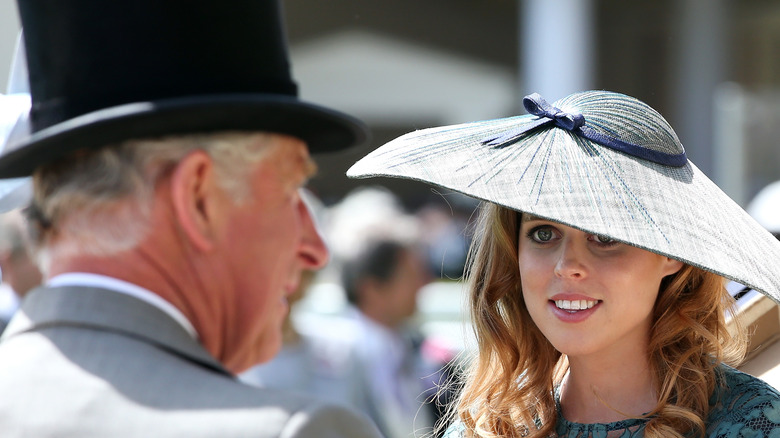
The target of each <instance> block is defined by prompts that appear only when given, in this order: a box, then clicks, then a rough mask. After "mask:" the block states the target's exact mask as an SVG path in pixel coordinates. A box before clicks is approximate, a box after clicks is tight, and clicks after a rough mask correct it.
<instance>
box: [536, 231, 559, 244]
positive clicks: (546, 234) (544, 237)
mask: <svg viewBox="0 0 780 438" xmlns="http://www.w3.org/2000/svg"><path fill="white" fill-rule="evenodd" d="M553 237H554V234H553V232H552V230H550V229H549V228H537V229H535V230H532V231H531V239H533V240H535V241H537V242H540V243H543V242H549V241H551V240H552V239H553Z"/></svg>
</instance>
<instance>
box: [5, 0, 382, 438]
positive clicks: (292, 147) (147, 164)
mask: <svg viewBox="0 0 780 438" xmlns="http://www.w3.org/2000/svg"><path fill="white" fill-rule="evenodd" d="M18 6H19V11H20V16H21V22H22V26H23V28H24V32H25V43H26V47H27V60H28V68H29V72H30V91H31V96H32V110H31V113H30V120H31V123H32V134H31V135H30V136H29V137H28V138H26V139H25V140H23V141H22V142H21V143H19V144H17V145H16V147H15V148H14V149H13V150H9V151H6V152H5V153H4V154H3V155H2V156H0V177H3V178H9V177H22V176H27V175H33V191H34V193H33V201H32V205H31V206H30V207H29V209H28V210H29V213H28V214H29V216H30V220H31V223H32V225H33V227H34V229H35V236H34V240H35V242H36V243H37V245H38V247H39V248H40V251H41V254H40V258H41V259H42V260H44V261H45V263H44V266H43V268H44V269H43V270H44V272H45V273H46V280H45V286H44V287H42V288H39V289H36V290H34V291H32V292H30V294H29V295H28V296H27V297H26V299H25V300H24V303H23V304H22V307H21V308H20V311H19V312H17V315H16V316H15V317H14V319H12V321H11V322H10V324H9V326H8V328H7V329H6V332H5V333H4V334H3V339H2V342H1V343H0V390H1V391H2V392H3V393H5V394H14V397H13V398H11V397H5V398H3V400H2V401H0V424H2V430H3V432H2V433H3V436H36V437H45V436H74V437H76V436H78V437H89V436H101V437H104V436H111V437H124V436H128V437H131V436H132V437H137V436H188V437H199V436H204V437H205V436H226V437H227V436H259V437H278V436H283V437H314V436H316V437H340V436H350V437H364V436H367V437H374V436H378V435H377V432H376V429H375V428H374V426H373V425H372V424H371V423H370V422H369V421H368V420H367V419H366V418H365V417H363V416H361V415H358V414H355V413H352V412H351V411H349V410H347V409H346V408H342V407H339V406H334V405H326V404H323V403H320V402H318V401H315V400H313V399H310V398H305V397H302V396H296V395H291V394H287V393H284V392H277V391H272V390H267V389H265V390H264V389H257V388H252V387H250V386H246V385H243V384H241V383H239V382H238V381H237V380H236V379H235V378H234V374H235V373H238V372H240V371H242V370H244V369H246V368H248V367H250V366H251V365H253V364H255V363H257V362H261V361H265V360H268V359H270V358H271V357H272V356H273V355H274V354H275V353H276V352H277V351H278V349H279V346H280V344H281V330H280V325H281V321H282V319H283V317H284V314H285V312H286V311H287V304H286V301H285V296H286V295H287V294H289V293H291V292H292V291H293V290H295V289H296V287H297V284H298V281H299V278H300V273H301V271H303V270H308V269H317V268H319V267H321V266H323V265H324V264H325V263H326V261H327V258H328V253H327V250H326V248H325V246H324V244H323V242H322V240H321V238H320V237H319V235H318V234H317V232H316V230H315V228H314V225H313V223H312V218H311V216H310V214H309V212H308V210H307V208H306V206H305V205H304V204H303V202H302V200H301V198H300V193H299V189H300V187H301V186H303V185H304V184H305V182H306V180H307V178H308V177H310V176H311V175H312V172H313V171H314V167H315V166H314V164H313V162H312V159H311V158H310V156H309V151H310V149H311V150H312V151H327V150H335V149H339V148H344V147H347V146H351V145H354V144H356V143H359V142H361V141H362V140H363V139H364V138H365V133H364V128H363V126H362V124H360V123H359V122H357V121H355V120H354V119H351V118H349V117H348V116H345V115H342V114H339V113H336V112H334V111H330V110H327V109H324V108H321V107H317V106H315V105H312V104H308V103H305V102H301V101H299V100H298V99H297V97H296V88H295V84H294V83H293V82H292V80H291V78H290V77H289V66H288V62H287V53H286V47H285V44H284V35H283V32H282V29H281V23H280V21H279V10H278V5H277V3H276V2H273V1H252V2H247V1H243V0H225V1H222V2H218V3H214V2H210V1H207V0H187V1H181V0H134V1H133V2H104V1H97V0H57V1H56V2H53V1H47V0H19V1H18Z"/></svg>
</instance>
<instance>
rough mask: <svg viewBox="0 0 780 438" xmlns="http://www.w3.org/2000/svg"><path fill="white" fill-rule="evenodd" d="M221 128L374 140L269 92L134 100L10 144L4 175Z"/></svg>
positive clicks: (335, 117) (347, 143) (343, 119)
mask: <svg viewBox="0 0 780 438" xmlns="http://www.w3.org/2000/svg"><path fill="white" fill-rule="evenodd" d="M216 131H268V132H276V133H280V134H287V135H290V136H294V137H297V138H300V139H301V140H303V141H304V142H306V143H307V145H308V146H309V150H310V151H311V152H312V153H325V152H333V151H338V150H343V149H347V148H350V147H354V146H358V145H360V144H362V143H365V142H366V141H368V138H369V133H368V129H367V128H366V126H365V125H364V124H363V123H362V122H361V121H359V120H357V119H355V118H353V117H351V116H349V115H346V114H343V113H341V112H338V111H335V110H331V109H328V108H324V107H321V106H318V105H315V104H311V103H307V102H303V101H301V100H299V99H297V98H295V97H288V96H284V95H269V94H236V95H231V94H224V95H208V96H194V97H183V98H175V99H166V100H159V101H153V102H137V103H130V104H125V105H120V106H115V107H111V108H106V109H102V110H99V111H94V112H91V113H87V114H84V115H82V116H79V117H76V118H73V119H70V120H67V121H65V122H61V123H58V124H55V125H52V126H50V127H48V128H45V129H42V130H40V131H38V132H35V133H33V134H32V135H30V136H29V137H27V138H25V139H22V140H21V141H20V142H18V143H16V144H11V145H9V146H8V148H6V152H5V153H4V154H3V155H2V156H0V178H14V177H23V176H29V175H31V174H32V172H33V171H34V170H35V168H36V167H38V166H39V165H41V164H44V163H49V162H52V161H55V160H57V159H59V158H61V157H63V156H65V155H66V154H68V153H69V152H72V151H75V150H78V149H84V148H98V147H102V146H105V145H108V144H113V143H117V142H121V141H124V140H129V139H140V138H150V137H160V136H167V135H177V134H192V133H206V132H216Z"/></svg>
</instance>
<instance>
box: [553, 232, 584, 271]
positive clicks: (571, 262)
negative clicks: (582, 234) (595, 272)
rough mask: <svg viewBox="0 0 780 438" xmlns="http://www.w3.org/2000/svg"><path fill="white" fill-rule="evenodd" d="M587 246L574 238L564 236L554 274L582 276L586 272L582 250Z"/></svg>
mask: <svg viewBox="0 0 780 438" xmlns="http://www.w3.org/2000/svg"><path fill="white" fill-rule="evenodd" d="M585 251H587V248H585V247H584V244H582V243H580V242H577V241H576V240H575V239H571V238H565V239H564V240H563V242H561V246H560V248H559V254H558V260H557V262H556V264H555V275H557V276H559V277H563V278H577V279H579V278H583V277H584V276H585V275H586V274H587V267H586V265H585V260H584V258H583V257H584V255H585V254H584V252H585Z"/></svg>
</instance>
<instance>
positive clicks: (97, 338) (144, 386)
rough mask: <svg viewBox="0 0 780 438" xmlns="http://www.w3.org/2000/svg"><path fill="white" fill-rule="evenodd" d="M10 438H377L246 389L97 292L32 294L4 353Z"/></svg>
mask: <svg viewBox="0 0 780 438" xmlns="http://www.w3.org/2000/svg"><path fill="white" fill-rule="evenodd" d="M0 394H3V396H2V397H0V431H1V432H0V434H2V436H3V437H16V436H24V437H48V436H57V437H97V436H99V437H146V436H155V437H173V436H176V437H290V438H292V437H326V438H329V437H333V438H335V437H356V438H357V437H378V436H379V434H378V432H377V431H376V428H375V427H374V426H373V424H371V423H370V421H369V420H367V419H366V417H364V416H362V415H361V414H357V413H354V412H353V411H350V410H349V409H347V408H344V407H340V406H337V405H331V404H326V403H323V402H320V401H317V400H315V399H312V398H309V397H306V396H302V395H293V394H290V393H286V392H280V391H274V390H270V389H258V388H253V387H250V386H247V385H244V384H242V383H240V382H239V381H237V380H236V379H235V378H234V377H233V376H232V375H231V374H230V373H229V372H228V371H226V370H225V369H224V368H223V367H222V366H221V365H220V364H219V363H218V362H217V361H216V360H215V359H214V358H213V357H212V356H211V355H210V354H209V353H208V352H207V351H206V350H205V349H204V348H203V347H202V346H201V345H200V344H199V343H198V342H197V341H196V340H194V339H192V338H191V337H190V336H189V335H188V334H187V332H186V331H184V329H183V328H181V326H180V325H178V324H177V323H176V322H175V321H173V320H172V319H171V318H170V317H169V316H168V315H166V314H165V313H164V312H162V311H160V310H159V309H157V308H155V307H154V306H151V305H149V304H147V303H145V302H143V301H141V300H138V299H136V298H133V297H130V296H126V295H123V294H118V293H113V292H109V291H104V290H100V289H93V288H73V287H63V288H40V289H38V290H36V291H33V292H32V293H30V294H29V295H28V296H27V297H26V299H25V301H24V303H23V305H22V308H21V309H20V311H19V312H17V314H16V316H15V317H14V318H13V319H12V320H11V323H10V324H9V326H8V328H7V329H6V331H5V333H4V334H3V337H2V342H0Z"/></svg>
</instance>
